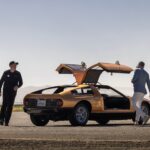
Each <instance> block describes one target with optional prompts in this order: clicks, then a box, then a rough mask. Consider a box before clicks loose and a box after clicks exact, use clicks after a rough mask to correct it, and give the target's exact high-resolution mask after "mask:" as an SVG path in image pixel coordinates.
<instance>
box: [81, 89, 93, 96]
mask: <svg viewBox="0 0 150 150" xmlns="http://www.w3.org/2000/svg"><path fill="white" fill-rule="evenodd" d="M83 93H84V94H86V95H94V92H93V90H92V89H91V88H83Z"/></svg>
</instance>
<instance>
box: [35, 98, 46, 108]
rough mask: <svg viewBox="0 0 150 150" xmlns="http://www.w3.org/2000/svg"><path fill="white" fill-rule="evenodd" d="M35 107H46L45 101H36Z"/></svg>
mask: <svg viewBox="0 0 150 150" xmlns="http://www.w3.org/2000/svg"><path fill="white" fill-rule="evenodd" d="M37 106H39V107H45V106H46V100H38V101H37Z"/></svg>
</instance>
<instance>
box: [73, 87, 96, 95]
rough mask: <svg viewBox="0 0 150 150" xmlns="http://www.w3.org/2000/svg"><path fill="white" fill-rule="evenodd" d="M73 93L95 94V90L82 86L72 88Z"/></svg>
mask: <svg viewBox="0 0 150 150" xmlns="http://www.w3.org/2000/svg"><path fill="white" fill-rule="evenodd" d="M71 93H72V94H73V95H94V92H93V90H92V89H91V88H81V89H76V90H72V91H71Z"/></svg>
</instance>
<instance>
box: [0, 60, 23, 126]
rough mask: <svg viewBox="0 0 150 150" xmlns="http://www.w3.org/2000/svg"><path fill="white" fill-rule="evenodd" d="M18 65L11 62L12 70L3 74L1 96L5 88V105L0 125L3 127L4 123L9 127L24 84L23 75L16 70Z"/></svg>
mask: <svg viewBox="0 0 150 150" xmlns="http://www.w3.org/2000/svg"><path fill="white" fill-rule="evenodd" d="M17 65H18V63H17V62H15V61H11V62H10V63H9V67H10V69H9V70H7V71H5V72H4V73H3V75H2V78H1V80H0V95H1V88H2V86H3V103H2V107H1V112H0V125H3V124H4V123H5V126H8V125H9V120H10V118H11V114H12V109H13V105H14V101H15V97H16V94H17V90H18V88H20V87H21V86H22V84H23V81H22V77H21V74H20V72H19V71H17V70H16V68H17Z"/></svg>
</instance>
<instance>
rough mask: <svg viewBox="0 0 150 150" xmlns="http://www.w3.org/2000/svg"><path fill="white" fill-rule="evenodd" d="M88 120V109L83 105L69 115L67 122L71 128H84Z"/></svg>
mask: <svg viewBox="0 0 150 150" xmlns="http://www.w3.org/2000/svg"><path fill="white" fill-rule="evenodd" d="M88 119H89V109H88V107H87V105H85V104H79V105H77V106H76V107H75V108H74V110H73V112H72V113H71V115H70V116H69V121H70V123H71V125H72V126H85V125H86V124H87V122H88Z"/></svg>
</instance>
